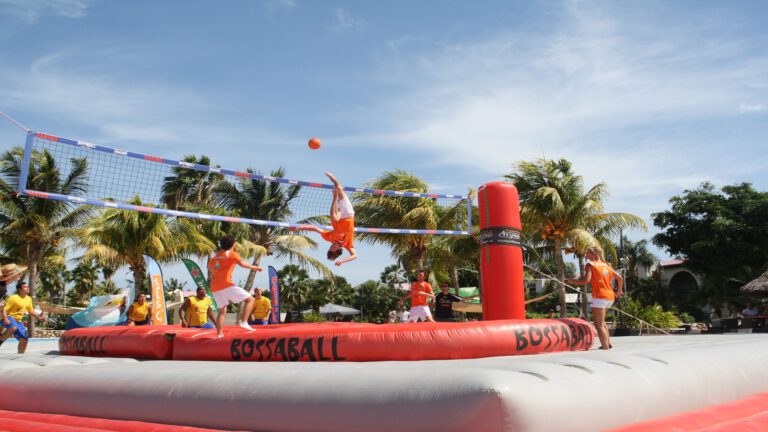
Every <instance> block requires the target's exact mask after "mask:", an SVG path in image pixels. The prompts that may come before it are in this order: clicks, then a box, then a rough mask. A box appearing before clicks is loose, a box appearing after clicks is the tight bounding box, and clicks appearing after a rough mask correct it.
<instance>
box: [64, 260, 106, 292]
mask: <svg viewBox="0 0 768 432" xmlns="http://www.w3.org/2000/svg"><path fill="white" fill-rule="evenodd" d="M98 281H99V267H98V266H96V265H95V264H94V263H93V260H92V259H82V260H80V262H79V263H78V264H77V266H75V268H73V269H72V270H70V271H68V272H67V282H72V283H74V285H73V287H72V290H74V291H75V292H77V293H78V294H79V297H80V298H82V297H84V296H86V295H87V297H85V298H86V299H87V300H88V301H90V298H91V297H92V296H93V292H94V290H95V289H96V283H97V282H98Z"/></svg>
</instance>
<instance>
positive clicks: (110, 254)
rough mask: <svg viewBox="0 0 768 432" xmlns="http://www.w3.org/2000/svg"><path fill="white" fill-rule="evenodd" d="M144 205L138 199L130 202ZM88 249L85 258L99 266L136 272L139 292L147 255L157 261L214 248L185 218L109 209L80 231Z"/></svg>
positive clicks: (135, 276)
mask: <svg viewBox="0 0 768 432" xmlns="http://www.w3.org/2000/svg"><path fill="white" fill-rule="evenodd" d="M130 203H131V204H135V205H142V203H141V199H140V198H139V197H135V198H133V200H131V202H130ZM77 236H78V239H79V241H80V243H81V244H82V246H84V247H85V248H86V252H85V254H84V255H83V258H85V259H95V260H96V261H97V262H98V263H99V264H100V265H111V266H122V265H128V267H129V268H130V270H131V271H132V272H133V281H134V284H135V287H136V292H137V293H138V292H141V286H142V281H143V278H144V273H145V272H146V270H147V269H146V264H145V263H144V257H143V255H144V254H147V255H150V256H152V257H153V258H155V259H156V260H157V261H158V262H167V261H172V260H174V259H176V258H179V257H182V256H186V255H204V254H208V253H210V252H211V251H213V249H214V245H213V243H212V242H211V241H210V240H208V239H207V238H206V237H205V236H204V235H203V234H202V233H201V232H200V231H199V230H198V229H197V227H196V226H195V225H194V224H193V223H192V222H191V221H190V220H188V219H186V218H175V219H169V218H167V217H165V216H162V215H159V214H154V213H142V212H136V211H127V210H118V209H107V210H104V211H102V213H101V214H100V215H99V217H97V218H95V219H93V220H92V221H91V222H89V223H88V224H87V225H85V226H84V227H83V228H81V229H80V230H78V233H77Z"/></svg>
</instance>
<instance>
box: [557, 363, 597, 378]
mask: <svg viewBox="0 0 768 432" xmlns="http://www.w3.org/2000/svg"><path fill="white" fill-rule="evenodd" d="M563 366H565V367H570V368H575V369H579V370H582V371H584V372H586V373H588V374H590V375H594V374H595V371H593V370H592V369H590V368H588V367H586V366H582V365H577V364H571V363H566V364H563Z"/></svg>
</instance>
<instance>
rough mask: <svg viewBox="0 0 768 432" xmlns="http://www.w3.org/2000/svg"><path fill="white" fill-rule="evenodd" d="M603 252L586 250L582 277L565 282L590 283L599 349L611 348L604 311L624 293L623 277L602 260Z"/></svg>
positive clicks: (591, 249)
mask: <svg viewBox="0 0 768 432" xmlns="http://www.w3.org/2000/svg"><path fill="white" fill-rule="evenodd" d="M602 256H603V252H602V251H601V250H600V249H599V248H597V247H591V248H589V249H588V250H587V253H586V258H587V259H588V260H589V262H588V263H587V265H586V267H585V273H584V278H583V279H568V280H567V281H566V282H567V283H570V284H573V285H586V284H587V283H589V284H590V285H592V317H593V319H594V321H595V329H596V330H597V337H598V338H599V339H600V345H601V346H600V349H604V350H607V349H610V348H611V337H610V334H609V332H608V326H607V325H606V324H605V313H606V312H607V311H608V308H609V307H611V305H613V302H614V300H615V299H617V298H619V297H621V296H622V295H623V294H624V291H623V290H622V287H623V285H624V279H623V278H622V277H621V275H620V274H618V273H616V270H614V269H613V267H611V266H610V265H608V263H606V262H605V261H603V258H602ZM614 279H616V281H617V284H618V290H617V291H616V295H614V294H613V280H614Z"/></svg>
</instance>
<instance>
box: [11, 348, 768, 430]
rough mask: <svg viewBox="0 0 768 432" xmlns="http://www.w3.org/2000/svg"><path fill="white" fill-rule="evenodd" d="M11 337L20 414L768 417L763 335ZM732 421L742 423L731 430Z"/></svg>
mask: <svg viewBox="0 0 768 432" xmlns="http://www.w3.org/2000/svg"><path fill="white" fill-rule="evenodd" d="M7 345H8V344H5V345H4V346H3V347H2V348H0V409H2V410H6V411H14V412H27V413H38V414H58V415H66V416H74V417H87V418H90V419H93V418H96V419H106V420H119V421H128V420H130V421H138V422H146V423H150V424H152V423H160V424H165V425H181V426H188V427H197V428H208V429H223V430H253V431H272V432H279V431H292V432H295V431H318V432H325V431H327V432H345V431H355V432H357V431H373V432H379V431H381V432H383V431H393V430H397V431H403V432H422V431H468V430H473V431H474V430H477V431H488V432H502V431H503V432H511V431H531V432H547V431H564V430H567V431H575V432H578V431H599V430H609V429H615V428H622V427H626V428H629V427H630V426H631V427H632V429H626V430H627V431H629V430H631V431H651V430H653V431H663V430H685V431H693V430H710V429H706V428H707V427H709V426H715V425H720V426H718V427H720V429H711V430H730V431H749V430H765V429H764V428H762V429H749V428H748V426H747V425H748V424H752V423H755V422H759V421H761V420H760V419H762V423H757V424H761V425H765V417H766V416H768V406H766V404H765V397H764V396H763V397H762V399H761V398H760V397H757V396H755V395H757V394H759V393H765V392H766V389H768V374H766V373H765V364H766V362H768V337H766V336H765V335H763V334H726V335H690V336H642V337H625V338H616V340H615V342H614V349H612V350H610V351H602V350H597V349H590V350H588V351H568V352H556V353H549V354H541V355H523V356H498V357H486V358H477V359H457V360H424V361H373V362H232V361H227V362H220V361H169V360H152V361H137V360H134V359H127V358H121V359H118V358H94V357H83V356H65V355H60V354H59V353H58V352H57V351H56V348H57V344H56V342H53V341H52V342H48V343H41V345H42V347H41V348H40V349H39V350H37V349H35V350H34V351H32V350H31V351H32V352H29V353H27V354H26V355H24V356H19V355H16V354H12V352H13V349H14V346H13V345H12V344H11V345H10V346H7ZM35 346H36V344H35V343H34V342H33V343H32V344H31V345H30V347H32V348H34V347H35ZM49 350H50V351H49ZM752 397H757V398H758V402H759V401H762V402H760V403H759V404H758V402H755V399H749V398H752ZM739 401H742V402H739ZM724 404H735V405H736V406H741V408H740V409H738V410H736V409H728V410H726V409H723V410H721V411H719V414H718V416H717V417H707V418H708V419H709V420H708V421H710V422H711V423H709V424H707V425H702V424H701V422H694V421H693V419H694V418H697V417H696V416H694V415H689V417H688V419H689V420H688V421H687V425H688V428H687V429H675V428H677V427H678V426H679V424H680V422H681V420H680V418H681V417H680V415H681V414H682V413H686V412H695V411H697V410H706V412H712V407H715V406H719V405H724ZM724 413H725V414H728V413H730V414H728V415H723V414H724ZM670 416H671V417H670ZM652 420H653V421H655V423H652V424H651V426H648V427H646V428H645V429H642V427H643V422H646V421H652ZM659 422H662V423H659ZM664 422H666V423H664ZM731 422H734V424H736V425H738V426H734V427H733V428H731V429H728V428H724V427H726V426H727V425H726V426H723V425H724V424H726V423H731ZM667 425H669V427H667ZM0 429H4V428H2V427H0ZM6 430H24V429H6ZM27 430H28V429H27ZM109 430H130V429H109ZM145 430H152V429H149V428H148V429H145Z"/></svg>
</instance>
